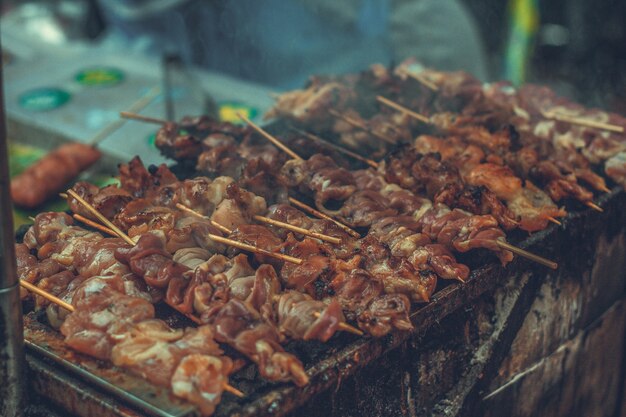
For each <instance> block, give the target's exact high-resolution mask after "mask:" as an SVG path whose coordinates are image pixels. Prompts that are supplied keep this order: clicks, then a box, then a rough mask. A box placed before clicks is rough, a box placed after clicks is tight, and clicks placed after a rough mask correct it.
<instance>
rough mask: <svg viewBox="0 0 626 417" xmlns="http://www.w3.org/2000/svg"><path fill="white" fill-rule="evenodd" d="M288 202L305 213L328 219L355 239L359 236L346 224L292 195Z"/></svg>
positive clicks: (359, 236)
mask: <svg viewBox="0 0 626 417" xmlns="http://www.w3.org/2000/svg"><path fill="white" fill-rule="evenodd" d="M289 202H290V203H291V204H293V205H294V206H296V207H298V208H299V209H301V210H304V211H306V212H307V213H309V214H311V215H312V216H315V217H317V218H319V219H324V220H330V221H331V222H333V223H335V224H336V225H337V226H339V227H341V228H342V229H343V230H344V231H345V232H346V233H348V234H349V235H350V236H352V237H355V238H357V239H360V238H361V235H360V234H358V233H357V232H356V231H355V230H352V229H350V228H349V227H348V226H346V225H345V224H343V223H341V222H340V221H337V220H335V219H333V218H332V217H330V216H329V215H327V214H324V213H322V212H321V211H317V210H315V209H314V208H313V207H311V206H308V205H306V204H304V203H303V202H302V201H299V200H296V199H295V198H293V197H289Z"/></svg>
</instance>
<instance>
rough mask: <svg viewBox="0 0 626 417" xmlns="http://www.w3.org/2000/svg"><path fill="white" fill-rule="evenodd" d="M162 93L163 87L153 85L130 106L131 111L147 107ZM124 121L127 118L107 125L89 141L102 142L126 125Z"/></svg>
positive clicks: (95, 143)
mask: <svg viewBox="0 0 626 417" xmlns="http://www.w3.org/2000/svg"><path fill="white" fill-rule="evenodd" d="M160 93H161V87H158V86H156V87H152V88H151V89H150V90H149V91H148V92H147V93H146V95H145V96H143V97H141V98H140V99H139V100H137V101H136V102H135V103H134V104H133V105H132V106H130V107H129V109H128V110H129V111H130V112H131V113H133V112H138V111H141V110H143V109H144V108H145V107H147V106H148V105H149V104H150V103H151V102H152V100H154V99H155V98H156V97H157V96H158V95H159V94H160ZM124 123H126V120H119V119H118V120H115V121H114V122H113V123H111V124H109V125H107V126H106V127H105V128H104V129H102V130H101V131H100V132H98V133H97V134H96V135H95V136H94V137H93V138H91V140H89V142H88V143H90V144H91V145H92V146H96V145H97V144H99V143H100V142H102V141H103V140H104V139H106V138H108V137H109V136H111V134H113V133H114V132H115V131H117V130H118V129H119V128H121V127H122V126H124Z"/></svg>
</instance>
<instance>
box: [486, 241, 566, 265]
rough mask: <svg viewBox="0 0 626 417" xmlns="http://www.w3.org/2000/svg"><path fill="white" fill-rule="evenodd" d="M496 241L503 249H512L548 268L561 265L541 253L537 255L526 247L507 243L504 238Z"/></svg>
mask: <svg viewBox="0 0 626 417" xmlns="http://www.w3.org/2000/svg"><path fill="white" fill-rule="evenodd" d="M495 242H496V245H498V247H499V248H501V249H506V250H508V251H511V252H513V253H514V254H516V255H519V256H522V257H524V258H526V259H530V260H531V261H534V262H537V263H538V264H541V265H543V266H547V267H548V268H551V269H557V268H558V267H559V264H557V263H556V262H553V261H551V260H549V259H546V258H543V257H541V256H539V255H535V254H534V253H530V252H528V251H525V250H524V249H522V248H518V247H517V246H513V245H511V244H510V243H507V242H505V241H503V240H500V239H496V240H495Z"/></svg>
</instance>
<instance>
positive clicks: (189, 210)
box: [176, 203, 233, 235]
mask: <svg viewBox="0 0 626 417" xmlns="http://www.w3.org/2000/svg"><path fill="white" fill-rule="evenodd" d="M176 208H177V209H179V210H182V211H184V212H186V213H189V214H191V215H192V216H196V217H197V218H199V219H203V220H208V221H210V222H211V225H213V226H215V227H217V228H218V229H220V230H221V231H222V232H223V233H226V234H227V235H229V234H231V233H232V232H233V231H232V230H230V229H229V228H228V227H226V226H222V225H221V224H219V223H218V222H216V221H214V220H211V218H210V217H209V216H205V215H203V214H200V213H198V212H197V211H195V210H193V209H190V208H189V207H187V206H185V205H184V204H180V203H176Z"/></svg>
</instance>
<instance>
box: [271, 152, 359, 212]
mask: <svg viewBox="0 0 626 417" xmlns="http://www.w3.org/2000/svg"><path fill="white" fill-rule="evenodd" d="M280 175H281V179H282V181H283V182H284V183H285V185H287V186H288V187H299V188H300V189H302V190H304V191H305V192H306V191H312V192H313V193H314V194H315V204H316V206H317V207H318V208H319V209H320V210H321V211H325V210H327V208H326V207H325V204H326V203H327V202H328V201H329V200H337V201H343V200H345V199H346V198H348V197H349V196H350V195H352V194H353V193H354V192H355V191H356V185H355V182H354V179H353V177H352V175H351V172H350V171H348V170H347V169H345V168H341V167H338V166H337V164H336V163H335V162H334V161H333V160H332V159H330V158H329V157H327V156H324V155H321V154H315V155H313V156H312V157H311V158H309V159H308V160H293V159H292V160H290V161H287V162H286V163H285V165H284V166H283V168H282V169H281V172H280Z"/></svg>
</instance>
